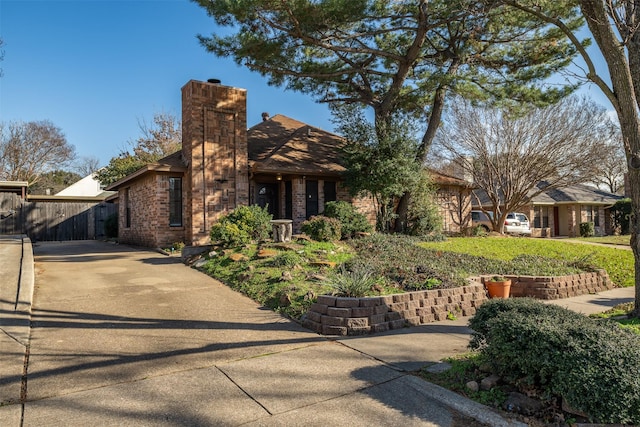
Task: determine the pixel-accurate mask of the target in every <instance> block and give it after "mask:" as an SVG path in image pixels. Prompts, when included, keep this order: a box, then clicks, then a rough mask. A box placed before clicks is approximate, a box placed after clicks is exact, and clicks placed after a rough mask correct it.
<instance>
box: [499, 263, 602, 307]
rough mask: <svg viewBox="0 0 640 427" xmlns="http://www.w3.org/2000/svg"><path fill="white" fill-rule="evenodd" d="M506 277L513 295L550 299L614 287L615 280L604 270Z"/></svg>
mask: <svg viewBox="0 0 640 427" xmlns="http://www.w3.org/2000/svg"><path fill="white" fill-rule="evenodd" d="M505 277H506V278H508V279H511V296H512V297H532V298H538V299H545V300H550V299H561V298H569V297H575V296H578V295H585V294H595V293H598V292H602V291H606V290H609V289H613V288H614V284H613V282H612V281H611V279H610V278H609V275H608V274H607V272H606V271H604V270H600V271H596V272H593V273H582V274H572V275H569V276H555V277H536V276H505Z"/></svg>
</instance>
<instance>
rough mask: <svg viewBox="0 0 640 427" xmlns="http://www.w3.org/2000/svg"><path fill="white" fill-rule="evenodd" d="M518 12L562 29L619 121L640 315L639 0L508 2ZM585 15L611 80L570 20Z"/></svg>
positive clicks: (524, 0)
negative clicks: (562, 9) (559, 8)
mask: <svg viewBox="0 0 640 427" xmlns="http://www.w3.org/2000/svg"><path fill="white" fill-rule="evenodd" d="M504 3H505V4H507V5H510V6H511V7H512V8H513V9H514V10H518V11H523V12H525V13H528V14H529V15H530V16H532V17H535V18H537V19H539V20H540V21H541V22H545V23H547V24H549V25H552V26H554V27H555V28H557V29H559V30H560V31H562V32H563V33H564V34H565V35H566V36H567V37H568V38H569V39H570V40H571V41H572V42H573V44H574V46H575V47H576V49H577V50H578V52H579V54H580V57H581V58H582V60H583V61H584V63H585V65H586V67H585V68H586V69H585V73H584V79H586V80H587V81H590V82H593V83H594V84H595V85H596V86H598V88H599V89H600V90H601V91H602V93H604V94H605V96H606V97H607V99H608V100H609V101H610V102H611V104H612V105H613V108H614V109H615V111H616V114H617V116H618V120H619V122H620V130H621V132H622V145H623V146H624V149H625V155H626V157H627V164H628V166H629V189H628V190H629V191H628V192H629V194H630V195H631V201H632V215H631V247H632V249H633V253H634V258H635V279H636V280H635V281H636V297H635V306H636V309H635V314H636V315H638V316H640V238H639V237H640V29H639V27H638V24H639V23H640V8H639V7H638V2H637V0H575V1H572V2H560V3H563V4H565V3H566V7H567V8H572V11H571V13H570V14H567V13H553V11H550V10H549V9H548V8H545V7H541V3H542V4H543V5H544V6H546V5H547V3H552V2H551V1H548V2H547V1H545V2H540V1H532V0H505V1H504ZM576 14H580V15H582V16H583V17H584V20H585V21H586V23H587V26H588V28H589V31H590V32H591V35H592V36H593V38H594V40H595V42H596V45H597V47H598V50H597V53H596V54H595V55H601V57H602V58H604V60H605V62H606V65H607V71H608V73H609V75H608V76H606V75H605V76H603V75H602V74H601V73H600V72H599V71H598V70H597V69H596V66H595V63H594V58H593V57H592V56H591V55H590V54H589V53H588V52H587V51H586V49H584V48H583V47H582V44H581V43H580V42H579V41H578V38H577V34H576V33H577V29H576V28H574V27H573V26H572V25H567V22H568V21H569V20H570V19H572V17H575V16H576Z"/></svg>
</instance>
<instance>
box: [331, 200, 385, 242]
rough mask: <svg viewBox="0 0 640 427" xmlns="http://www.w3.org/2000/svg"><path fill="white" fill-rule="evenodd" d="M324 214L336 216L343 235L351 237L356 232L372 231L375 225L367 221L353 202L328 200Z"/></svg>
mask: <svg viewBox="0 0 640 427" xmlns="http://www.w3.org/2000/svg"><path fill="white" fill-rule="evenodd" d="M323 215H324V216H326V217H329V218H336V219H337V220H338V221H340V226H341V237H342V238H343V239H347V238H351V237H354V236H355V235H356V233H370V232H371V231H373V227H372V226H371V224H369V221H367V217H366V216H364V215H363V214H361V213H360V212H358V210H357V209H356V208H355V206H353V205H352V204H351V203H347V202H327V203H326V204H325V206H324V214H323Z"/></svg>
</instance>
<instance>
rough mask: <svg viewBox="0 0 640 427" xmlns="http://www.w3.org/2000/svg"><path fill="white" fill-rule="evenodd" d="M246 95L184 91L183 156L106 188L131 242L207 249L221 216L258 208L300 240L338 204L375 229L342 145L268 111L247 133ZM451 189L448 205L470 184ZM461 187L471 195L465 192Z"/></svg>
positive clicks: (201, 87)
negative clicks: (305, 228) (306, 226)
mask: <svg viewBox="0 0 640 427" xmlns="http://www.w3.org/2000/svg"><path fill="white" fill-rule="evenodd" d="M246 97H247V93H246V90H245V89H239V88H234V87H228V86H223V85H221V84H219V82H217V81H209V82H200V81H195V80H191V81H189V82H188V83H187V84H186V85H185V86H184V87H183V88H182V149H181V151H178V152H176V153H173V154H171V155H169V156H167V157H165V158H163V159H161V160H159V161H158V162H156V163H152V164H148V165H146V166H145V167H144V168H142V169H140V170H138V171H136V172H135V173H133V174H131V175H129V176H127V177H125V178H122V179H121V180H119V181H117V182H115V183H113V184H111V185H110V186H109V187H108V188H107V189H108V190H115V191H118V204H119V236H118V237H119V240H120V241H121V242H122V243H128V244H135V245H141V246H148V247H166V246H169V245H171V244H172V243H174V242H185V243H186V244H187V245H203V244H206V243H208V241H209V230H210V227H211V225H212V224H214V223H215V222H216V221H218V219H219V218H220V217H221V216H222V215H224V214H226V213H228V212H229V211H231V210H233V209H235V208H236V207H237V206H241V205H252V204H257V205H260V206H263V207H264V206H267V207H268V209H269V212H270V213H271V214H273V216H274V218H287V219H292V220H293V230H294V232H299V231H300V226H301V224H302V222H304V221H305V220H306V219H308V218H309V217H311V216H313V215H317V214H319V213H322V212H323V211H324V204H325V203H326V202H329V201H341V200H343V201H348V202H350V203H353V204H354V205H355V206H356V207H357V208H358V209H359V210H360V211H361V212H362V213H364V214H365V215H366V216H367V217H368V218H369V220H370V221H372V222H374V221H375V206H374V204H373V199H371V198H353V197H351V196H350V195H349V192H348V191H347V189H346V188H345V186H344V184H343V180H342V178H341V176H342V174H343V172H344V171H345V167H344V166H343V164H342V162H341V159H340V149H339V148H340V147H341V146H342V145H343V144H344V140H343V139H342V138H341V137H339V136H337V135H335V134H332V133H330V132H327V131H324V130H322V129H318V128H315V127H313V126H309V125H307V124H305V123H302V122H299V121H297V120H294V119H291V118H288V117H286V116H283V115H276V116H274V117H269V115H268V114H267V113H263V117H262V119H263V120H262V122H260V123H258V124H257V125H255V126H253V127H251V128H250V129H247V108H246ZM449 181H450V179H449V178H447V182H446V185H447V187H446V188H447V190H446V191H447V195H448V196H447V197H450V195H451V193H452V189H451V188H452V186H453V187H455V185H460V184H461V183H462V181H460V182H457V183H453V182H449ZM436 182H437V180H436ZM460 189H461V191H463V192H465V196H464V197H469V195H468V194H467V193H468V191H467V187H466V184H463V185H462V186H461V187H460ZM469 205H470V203H469ZM469 210H470V209H469ZM458 216H459V215H458ZM458 222H460V221H458ZM451 223H452V225H451V228H455V227H459V225H455V224H453V222H451Z"/></svg>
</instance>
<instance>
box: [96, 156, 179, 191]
mask: <svg viewBox="0 0 640 427" xmlns="http://www.w3.org/2000/svg"><path fill="white" fill-rule="evenodd" d="M152 171H154V172H175V173H184V172H186V171H187V166H186V164H185V162H184V159H183V158H182V151H176V152H175V153H172V154H169V155H168V156H166V157H163V158H161V159H160V160H158V161H157V162H154V163H149V164H147V165H145V166H144V167H142V168H140V169H138V170H137V171H135V172H133V173H132V174H130V175H127V176H125V177H124V178H121V179H119V180H118V181H116V182H114V183H113V184H111V185H109V186H108V187H107V188H106V190H117V189H118V188H119V187H121V186H122V185H123V184H125V183H127V182H129V181H131V180H132V179H134V178H137V177H139V176H141V175H143V174H145V173H147V172H152Z"/></svg>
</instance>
